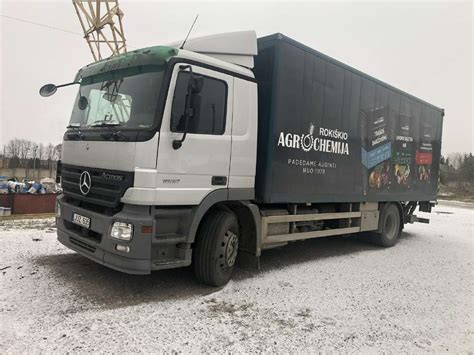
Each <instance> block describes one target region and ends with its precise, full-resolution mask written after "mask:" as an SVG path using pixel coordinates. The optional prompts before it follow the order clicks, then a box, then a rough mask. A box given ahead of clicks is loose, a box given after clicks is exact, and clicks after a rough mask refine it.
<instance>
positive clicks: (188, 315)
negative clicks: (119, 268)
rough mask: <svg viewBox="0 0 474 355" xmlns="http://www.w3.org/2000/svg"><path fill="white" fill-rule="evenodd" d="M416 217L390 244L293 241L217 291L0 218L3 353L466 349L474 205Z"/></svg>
mask: <svg viewBox="0 0 474 355" xmlns="http://www.w3.org/2000/svg"><path fill="white" fill-rule="evenodd" d="M420 215H423V216H424V217H425V216H426V217H429V218H431V224H429V225H425V224H415V225H408V226H407V227H406V229H405V231H404V233H403V236H402V238H401V240H400V241H399V243H398V245H397V246H395V247H394V248H390V249H380V248H377V247H375V246H372V245H370V244H365V243H363V242H361V241H358V240H356V239H354V238H336V237H332V238H325V239H316V240H310V241H305V242H299V243H294V244H292V245H289V246H286V247H284V248H281V249H276V250H269V251H266V252H264V254H263V256H262V259H261V264H262V268H261V270H260V271H253V270H237V273H236V275H235V277H234V280H233V281H232V282H231V283H229V284H228V285H227V286H226V287H225V288H223V289H214V288H210V287H206V286H202V285H199V284H197V283H196V281H195V280H194V278H193V274H192V270H191V269H190V268H187V269H176V270H168V271H162V272H156V273H154V274H152V275H150V276H131V275H125V274H122V273H119V272H116V271H113V270H110V269H107V268H105V267H102V266H100V265H97V264H95V263H93V262H91V261H89V260H88V259H86V258H83V257H81V256H79V255H77V254H75V253H73V252H71V251H69V250H67V249H66V248H64V247H63V246H62V245H60V244H59V243H58V242H57V241H56V235H55V228H54V221H53V220H52V219H45V220H23V221H0V255H1V260H0V269H1V270H0V278H1V299H0V302H1V319H0V323H1V336H0V352H2V353H6V352H10V353H17V352H20V351H21V352H50V351H60V352H66V351H80V352H86V351H103V352H158V351H168V352H171V351H178V352H179V351H183V352H190V351H194V352H196V351H201V352H204V351H206V352H222V351H230V352H234V351H239V352H257V351H270V352H271V351H275V352H294V351H300V352H305V351H310V350H311V351H316V350H321V351H337V352H354V351H357V352H365V351H372V352H374V351H377V352H380V351H385V352H391V353H398V352H423V351H429V352H450V353H454V352H473V351H474V319H473V318H474V315H473V313H474V307H473V306H474V304H473V302H474V301H473V300H474V284H473V283H474V275H473V263H474V260H473V256H474V253H473V251H474V244H473V238H474V236H473V221H474V209H472V205H471V206H470V207H469V206H468V205H463V204H456V203H450V204H445V203H443V204H440V205H439V206H437V207H436V208H435V210H434V213H432V214H431V215H424V214H420Z"/></svg>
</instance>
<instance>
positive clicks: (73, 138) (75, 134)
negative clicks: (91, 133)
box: [67, 131, 85, 140]
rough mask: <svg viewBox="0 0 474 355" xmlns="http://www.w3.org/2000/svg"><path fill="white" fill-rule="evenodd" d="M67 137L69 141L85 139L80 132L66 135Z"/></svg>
mask: <svg viewBox="0 0 474 355" xmlns="http://www.w3.org/2000/svg"><path fill="white" fill-rule="evenodd" d="M67 137H68V138H69V139H71V140H75V139H84V138H85V137H84V135H83V134H82V132H81V131H78V132H72V133H67Z"/></svg>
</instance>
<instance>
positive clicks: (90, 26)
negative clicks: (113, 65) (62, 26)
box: [72, 0, 127, 61]
mask: <svg viewBox="0 0 474 355" xmlns="http://www.w3.org/2000/svg"><path fill="white" fill-rule="evenodd" d="M72 3H73V5H74V8H75V9H76V13H77V16H78V17H79V22H80V23H81V27H82V30H83V31H84V38H85V39H86V41H87V44H88V45H89V48H90V50H91V53H92V56H93V57H94V60H95V61H98V60H101V59H104V58H107V57H110V56H114V55H117V54H120V53H125V52H126V51H127V44H126V40H125V34H124V31H123V25H122V18H123V12H122V10H121V9H120V7H119V4H118V0H72Z"/></svg>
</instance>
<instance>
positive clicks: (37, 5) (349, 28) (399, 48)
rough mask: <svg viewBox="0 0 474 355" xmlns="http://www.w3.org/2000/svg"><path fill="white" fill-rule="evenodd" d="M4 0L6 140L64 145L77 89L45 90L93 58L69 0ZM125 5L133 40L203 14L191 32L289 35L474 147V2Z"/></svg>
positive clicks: (1, 104)
mask: <svg viewBox="0 0 474 355" xmlns="http://www.w3.org/2000/svg"><path fill="white" fill-rule="evenodd" d="M0 4H1V5H0V15H2V16H0V32H1V36H0V49H1V55H0V82H1V85H0V147H1V146H3V144H5V143H6V142H7V141H8V140H10V139H12V138H15V137H17V138H26V139H30V140H33V141H36V142H42V143H48V142H52V143H54V144H57V143H60V142H61V140H62V135H63V133H64V130H65V126H66V125H67V122H68V120H69V117H70V114H71V110H72V104H73V100H74V98H75V95H76V90H77V87H74V86H72V87H67V88H63V89H61V90H59V91H58V92H57V93H56V94H55V95H54V96H52V97H49V98H42V97H40V96H39V94H38V89H39V88H40V87H41V86H42V85H43V84H46V83H56V84H61V83H66V82H70V81H72V80H73V79H74V75H75V73H76V72H77V70H78V69H79V68H80V67H82V66H84V65H86V64H88V63H90V62H92V55H91V53H90V52H89V49H88V47H87V44H86V41H85V40H84V39H83V38H82V36H81V35H80V33H81V27H80V24H79V21H78V19H77V17H76V13H75V11H74V9H73V6H72V3H71V1H69V0H63V1H41V0H38V1H21V0H15V1H7V0H0ZM120 5H121V8H122V11H123V12H124V14H125V15H124V19H123V23H124V28H125V35H126V38H127V42H128V45H129V47H131V48H141V47H147V46H152V45H157V44H166V43H170V42H173V41H176V40H179V39H182V38H184V37H185V35H186V33H187V31H188V29H189V27H190V25H191V23H192V21H193V20H194V17H195V16H196V14H199V19H198V21H197V23H196V26H195V28H194V30H193V33H192V34H191V37H197V36H203V35H208V34H213V33H222V32H232V31H240V30H251V29H253V30H255V31H256V32H257V35H258V36H259V37H260V36H264V35H268V34H272V33H275V32H280V33H283V34H285V35H287V36H289V37H291V38H293V39H295V40H297V41H299V42H302V43H304V44H306V45H308V46H310V47H312V48H315V49H317V50H319V51H320V52H323V53H325V54H327V55H329V56H331V57H334V58H336V59H338V60H340V61H342V62H344V63H346V64H348V65H350V66H352V67H355V68H356V69H359V70H361V71H363V72H365V73H367V74H370V75H372V76H374V77H376V78H378V79H380V80H382V81H385V82H387V83H389V84H391V85H393V86H395V87H398V88H400V89H402V90H404V91H406V92H409V93H411V94H413V95H415V96H417V97H419V98H421V99H423V100H425V101H428V102H430V103H432V104H434V105H436V106H438V107H442V108H444V109H445V110H446V116H445V118H444V127H443V143H442V152H443V154H445V155H446V154H449V153H452V152H472V151H473V150H474V148H473V133H474V132H473V130H474V126H473V86H472V82H473V68H472V63H473V38H472V37H473V33H472V32H473V31H472V30H473V28H472V18H473V5H472V3H471V2H455V1H447V2H427V1H423V2H401V1H399V2H385V1H379V2H338V1H333V2H290V1H287V2H271V1H263V2H256V1H238V2H230V1H222V0H221V1H219V2H203V1H191V2H182V1H172V2H164V1H137V0H134V1H130V0H129V1H125V0H121V1H120ZM6 16H10V17H16V18H21V19H23V20H26V21H32V22H37V23H41V24H44V25H46V26H51V27H55V28H57V29H52V28H48V27H42V26H37V25H33V24H31V23H26V22H21V21H18V20H14V19H11V18H9V17H6ZM58 29H62V30H65V31H66V32H63V31H60V30H58ZM67 31H70V32H67ZM71 32H72V33H71Z"/></svg>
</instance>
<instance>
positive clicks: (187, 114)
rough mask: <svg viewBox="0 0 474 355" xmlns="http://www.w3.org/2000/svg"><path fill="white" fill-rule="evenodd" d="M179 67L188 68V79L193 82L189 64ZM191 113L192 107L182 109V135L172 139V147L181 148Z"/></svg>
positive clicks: (191, 69)
mask: <svg viewBox="0 0 474 355" xmlns="http://www.w3.org/2000/svg"><path fill="white" fill-rule="evenodd" d="M179 69H181V70H185V69H189V74H190V77H189V81H191V82H192V83H193V82H194V73H193V68H192V67H191V66H190V65H180V66H179ZM188 91H189V90H188ZM192 114H193V110H192V108H190V107H186V109H185V111H184V115H185V121H184V132H183V136H182V137H181V139H175V140H173V149H175V150H177V149H179V148H181V146H182V145H183V142H184V140H185V139H186V133H188V125H189V118H190V117H191V115H192Z"/></svg>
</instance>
